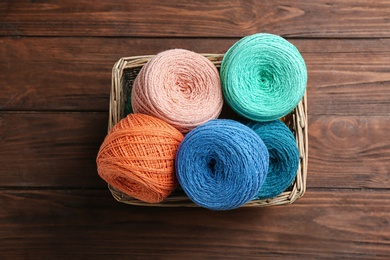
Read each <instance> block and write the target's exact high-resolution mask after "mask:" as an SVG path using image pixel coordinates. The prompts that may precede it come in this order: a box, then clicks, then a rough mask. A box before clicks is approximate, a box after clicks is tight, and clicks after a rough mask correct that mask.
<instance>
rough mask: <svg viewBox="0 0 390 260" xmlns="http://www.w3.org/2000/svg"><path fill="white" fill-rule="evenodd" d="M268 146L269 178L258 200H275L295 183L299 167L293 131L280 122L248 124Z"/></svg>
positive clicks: (261, 189) (266, 179)
mask: <svg viewBox="0 0 390 260" xmlns="http://www.w3.org/2000/svg"><path fill="white" fill-rule="evenodd" d="M246 125H247V126H249V127H250V128H251V129H253V130H254V131H255V132H256V133H257V134H258V135H259V136H260V138H261V139H262V140H263V141H264V144H265V145H266V146H267V149H268V153H269V167H268V173H267V177H266V178H265V181H264V184H263V185H262V186H261V188H260V190H259V192H258V194H257V196H256V198H257V199H268V198H273V197H276V196H278V195H279V194H281V193H282V192H284V191H285V190H286V189H287V188H288V187H289V186H290V185H291V183H292V182H293V180H294V179H295V177H296V175H297V171H298V167H299V151H298V147H297V143H296V140H295V138H294V135H293V134H292V132H291V130H290V129H289V128H288V127H287V126H286V125H285V124H284V123H283V122H282V121H280V120H274V121H270V122H262V123H260V122H253V121H252V122H247V123H246Z"/></svg>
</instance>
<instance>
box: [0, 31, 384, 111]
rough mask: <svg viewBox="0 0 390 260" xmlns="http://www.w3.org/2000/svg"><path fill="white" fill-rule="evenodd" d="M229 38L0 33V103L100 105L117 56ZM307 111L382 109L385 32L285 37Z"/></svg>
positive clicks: (220, 45)
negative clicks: (303, 70)
mask: <svg viewBox="0 0 390 260" xmlns="http://www.w3.org/2000/svg"><path fill="white" fill-rule="evenodd" d="M236 40H237V39H189V38H183V39H148V38H136V39H129V38H72V37H71V38H0V57H2V60H1V61H0V71H1V72H2V73H0V82H1V83H0V84H1V85H2V88H1V89H0V109H3V110H77V111H82V110H87V111H91V110H94V111H107V109H108V97H109V91H110V84H111V69H112V66H113V64H114V63H115V62H116V61H117V60H118V59H119V58H121V57H125V56H134V55H146V54H156V53H158V52H160V51H163V50H166V49H170V48H185V49H189V50H193V51H196V52H199V53H205V52H209V53H210V52H211V53H224V52H225V51H226V50H227V49H228V48H229V47H230V46H231V45H232V44H234V42H235V41H236ZM291 41H292V43H293V44H294V45H296V46H297V47H298V49H299V50H300V51H301V52H302V55H303V57H304V58H305V60H306V63H307V68H308V72H309V82H308V98H309V99H308V100H309V101H308V106H309V111H310V114H311V115H314V114H319V115H389V114H390V73H389V72H390V70H389V66H388V64H390V39H376V40H371V39H370V40H334V39H332V40H329V39H327V40H291Z"/></svg>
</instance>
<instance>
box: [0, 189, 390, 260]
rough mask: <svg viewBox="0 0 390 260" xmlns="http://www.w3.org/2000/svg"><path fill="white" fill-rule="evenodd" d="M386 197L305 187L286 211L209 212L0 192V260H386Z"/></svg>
mask: <svg viewBox="0 0 390 260" xmlns="http://www.w3.org/2000/svg"><path fill="white" fill-rule="evenodd" d="M389 200H390V193H389V192H383V191H354V190H351V191H340V190H335V191H331V190H330V191H313V190H309V191H308V192H307V193H306V195H305V196H304V197H303V198H301V199H300V200H298V201H297V202H295V204H292V205H290V206H282V207H270V208H260V209H259V208H246V209H244V208H243V209H238V210H233V211H226V212H213V211H208V210H205V209H200V208H152V207H135V206H129V205H124V204H119V203H117V202H116V201H114V200H113V199H112V198H111V197H110V195H109V194H108V192H106V191H97V190H95V191H91V190H85V191H79V190H64V191H58V190H41V191H37V190H23V191H17V190H1V191H0V204H1V205H2V208H1V210H0V226H1V229H0V241H1V243H0V252H1V254H2V257H5V259H26V258H29V259H30V258H40V259H43V258H45V259H46V258H60V259H62V258H96V257H97V258H106V257H107V256H109V257H113V256H114V257H118V258H128V257H131V258H132V259H133V258H141V257H144V258H158V259H183V258H185V257H191V258H199V259H203V258H210V257H212V258H217V259H226V258H241V259H243V258H244V259H258V258H261V257H269V258H272V259H286V257H287V258H288V259H345V258H354V259H388V257H389V256H390V228H389V219H390V206H389V204H388V203H384V202H386V201H389ZM189 218H190V219H191V221H189Z"/></svg>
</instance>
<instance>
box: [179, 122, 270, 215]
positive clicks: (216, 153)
mask: <svg viewBox="0 0 390 260" xmlns="http://www.w3.org/2000/svg"><path fill="white" fill-rule="evenodd" d="M267 171H268V151H267V147H266V146H265V145H264V143H263V141H262V140H261V138H260V137H259V136H258V135H257V134H256V133H255V132H254V131H253V130H251V129H250V128H249V127H247V126H245V125H243V124H241V123H238V122H236V121H233V120H229V119H215V120H211V121H209V122H207V123H205V124H203V125H201V126H198V127H197V128H195V129H194V130H192V131H191V132H190V133H188V134H187V135H186V137H185V138H184V140H183V141H182V143H181V144H180V146H179V149H178V151H177V154H176V175H177V178H178V181H179V183H180V185H181V187H182V188H183V190H184V192H185V193H186V194H187V195H188V197H189V198H190V199H191V200H192V201H193V202H195V203H196V204H198V205H199V206H202V207H205V208H208V209H213V210H228V209H234V208H237V207H239V206H241V205H243V204H245V203H247V202H248V201H250V200H251V199H253V197H254V196H255V195H256V194H257V192H258V191H259V190H260V187H261V185H262V184H263V182H264V179H265V176H266V174H267Z"/></svg>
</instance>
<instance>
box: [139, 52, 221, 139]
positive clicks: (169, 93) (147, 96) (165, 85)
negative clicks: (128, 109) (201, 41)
mask: <svg viewBox="0 0 390 260" xmlns="http://www.w3.org/2000/svg"><path fill="white" fill-rule="evenodd" d="M131 95H132V97H131V103H132V108H133V111H134V112H135V113H144V114H148V115H152V116H155V117H158V118H160V119H163V120H164V121H166V122H167V123H169V124H171V125H172V126H174V127H176V128H177V129H178V130H179V131H181V132H182V133H187V132H189V131H190V130H191V129H193V128H195V127H196V126H198V125H200V124H203V123H205V122H207V121H208V120H210V119H214V118H217V117H218V116H219V114H220V113H221V110H222V105H223V95H222V88H221V81H220V78H219V72H218V70H217V68H216V67H215V65H214V64H213V63H212V62H211V61H210V60H208V59H207V58H205V57H204V56H202V55H200V54H198V53H195V52H192V51H188V50H183V49H172V50H167V51H164V52H161V53H159V54H157V55H156V56H154V57H153V58H152V59H151V60H150V61H149V62H148V63H147V64H145V66H144V67H142V69H141V71H140V72H139V74H138V75H137V77H136V79H135V81H134V84H133V89H132V94H131Z"/></svg>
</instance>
